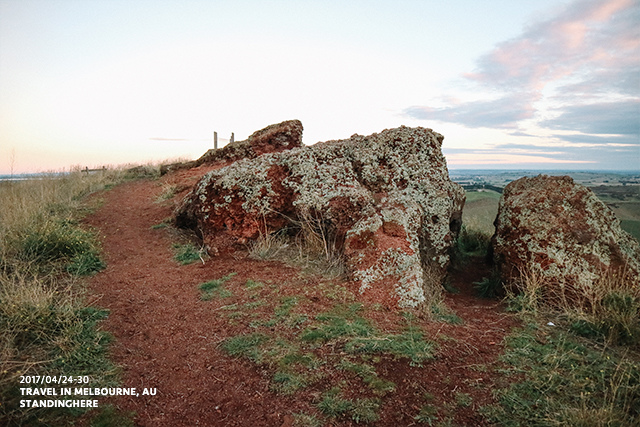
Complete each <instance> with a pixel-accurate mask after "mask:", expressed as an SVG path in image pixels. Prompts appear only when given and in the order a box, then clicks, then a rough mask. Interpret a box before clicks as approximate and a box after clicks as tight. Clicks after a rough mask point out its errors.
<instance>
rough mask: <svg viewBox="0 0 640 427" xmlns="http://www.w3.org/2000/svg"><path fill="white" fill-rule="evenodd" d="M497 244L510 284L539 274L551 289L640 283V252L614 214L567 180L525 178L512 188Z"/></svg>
mask: <svg viewBox="0 0 640 427" xmlns="http://www.w3.org/2000/svg"><path fill="white" fill-rule="evenodd" d="M495 225H496V232H495V234H494V236H493V238H492V246H493V253H494V259H495V261H496V264H497V266H498V268H499V270H500V272H501V275H502V277H503V280H504V281H505V282H506V283H507V284H508V283H510V282H512V281H513V280H514V279H516V278H517V277H518V275H519V272H521V271H523V269H534V270H535V271H537V272H539V273H540V274H542V275H543V277H544V278H545V279H546V281H547V283H549V284H554V283H555V284H561V285H570V286H573V287H578V288H585V287H586V288H589V287H590V286H591V285H592V284H593V283H594V281H596V280H597V279H598V278H599V277H600V276H601V275H602V274H603V272H606V271H614V272H617V271H622V272H624V274H626V275H627V277H628V278H629V280H634V281H636V283H637V281H638V280H639V279H640V275H639V273H640V246H639V245H638V242H637V241H636V240H635V239H634V238H633V237H632V236H631V235H629V234H628V233H627V232H625V231H624V230H622V229H621V227H620V221H619V220H618V219H617V218H616V217H615V215H614V213H613V212H612V211H611V210H610V209H609V208H608V207H607V206H606V205H605V204H604V203H603V202H602V201H601V200H600V199H598V197H597V196H596V195H595V194H594V193H593V192H592V191H591V190H589V189H588V188H586V187H584V186H582V185H579V184H576V183H574V182H573V179H571V178H570V177H568V176H557V177H553V176H546V175H539V176H537V177H533V178H529V177H524V178H520V179H518V180H516V181H513V182H511V183H510V184H509V185H507V186H506V187H505V189H504V191H503V193H502V197H501V199H500V204H499V209H498V215H497V217H496V221H495Z"/></svg>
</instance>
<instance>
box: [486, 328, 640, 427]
mask: <svg viewBox="0 0 640 427" xmlns="http://www.w3.org/2000/svg"><path fill="white" fill-rule="evenodd" d="M502 359H503V361H504V362H506V363H508V365H509V368H508V369H507V370H506V373H507V374H508V375H511V376H512V378H513V382H512V383H511V384H510V385H508V386H506V387H504V388H502V389H499V390H497V391H496V397H497V398H498V400H499V403H500V405H499V406H498V407H492V408H490V410H489V411H487V413H488V414H489V418H490V419H491V420H492V421H493V422H496V423H498V424H499V425H505V426H509V425H549V426H551V425H572V426H581V425H582V426H605V425H607V426H608V425H615V426H633V425H638V423H639V422H640V365H639V364H638V362H637V360H634V359H631V358H627V357H626V354H625V351H624V350H621V349H612V348H608V347H602V346H600V345H598V344H597V343H595V342H593V341H590V340H584V339H580V338H578V337H576V336H575V335H573V334H571V333H569V332H567V331H565V330H562V329H560V328H554V329H552V328H550V327H545V326H537V325H535V324H534V325H530V326H528V327H525V328H523V329H521V330H518V331H516V332H515V333H513V334H512V335H511V336H510V337H509V338H508V340H507V350H506V352H505V354H504V356H503V358H502Z"/></svg>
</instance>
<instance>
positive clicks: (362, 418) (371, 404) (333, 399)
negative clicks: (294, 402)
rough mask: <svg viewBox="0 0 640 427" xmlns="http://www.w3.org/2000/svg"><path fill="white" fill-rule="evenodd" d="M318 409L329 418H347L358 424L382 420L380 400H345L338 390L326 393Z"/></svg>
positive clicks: (334, 389)
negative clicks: (379, 413) (379, 412)
mask: <svg viewBox="0 0 640 427" xmlns="http://www.w3.org/2000/svg"><path fill="white" fill-rule="evenodd" d="M317 407H318V409H319V410H320V412H322V413H323V414H324V415H326V416H328V417H332V418H347V419H351V420H353V421H355V422H356V423H360V422H363V423H372V422H376V421H378V420H379V419H380V416H379V415H378V411H379V409H380V401H379V400H378V399H355V400H351V399H345V398H344V397H342V393H341V392H340V389H338V388H333V389H331V390H329V391H328V392H326V393H324V394H323V395H322V399H321V400H320V402H319V403H318V405H317Z"/></svg>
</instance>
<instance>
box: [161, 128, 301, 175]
mask: <svg viewBox="0 0 640 427" xmlns="http://www.w3.org/2000/svg"><path fill="white" fill-rule="evenodd" d="M301 146H302V123H301V122H300V120H288V121H285V122H282V123H278V124H274V125H270V126H267V127H266V128H264V129H261V130H259V131H256V132H254V133H253V134H251V136H249V138H247V139H246V140H244V141H236V142H232V143H230V144H228V145H225V146H224V147H222V148H219V149H211V150H209V151H207V152H206V153H204V154H203V155H202V156H201V157H200V158H199V159H197V160H194V161H192V162H185V163H175V164H171V165H168V166H163V168H162V169H161V174H162V175H164V174H166V173H168V172H170V171H178V170H181V169H190V168H195V167H199V166H202V165H214V164H222V163H225V162H229V161H236V160H240V159H253V158H256V157H258V156H260V155H262V154H265V153H278V152H281V151H284V150H290V149H292V148H295V147H301Z"/></svg>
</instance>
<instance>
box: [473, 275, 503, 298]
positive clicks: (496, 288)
mask: <svg viewBox="0 0 640 427" xmlns="http://www.w3.org/2000/svg"><path fill="white" fill-rule="evenodd" d="M473 285H474V286H473V288H474V289H475V290H476V292H477V294H478V296H480V297H482V298H496V297H497V296H499V295H500V293H501V291H502V280H501V278H500V274H499V273H498V272H497V271H496V270H494V271H492V272H491V275H490V276H489V277H485V278H483V279H482V280H481V281H479V282H473Z"/></svg>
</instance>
